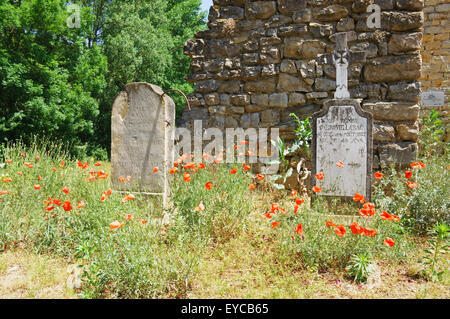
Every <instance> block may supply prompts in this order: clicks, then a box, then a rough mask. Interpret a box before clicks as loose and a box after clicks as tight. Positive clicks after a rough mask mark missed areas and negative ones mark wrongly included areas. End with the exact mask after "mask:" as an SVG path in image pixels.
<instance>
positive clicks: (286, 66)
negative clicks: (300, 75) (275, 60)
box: [280, 60, 297, 74]
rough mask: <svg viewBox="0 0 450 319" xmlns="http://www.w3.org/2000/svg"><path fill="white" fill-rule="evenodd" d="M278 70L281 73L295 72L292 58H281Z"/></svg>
mask: <svg viewBox="0 0 450 319" xmlns="http://www.w3.org/2000/svg"><path fill="white" fill-rule="evenodd" d="M280 71H281V72H283V73H291V74H297V68H296V66H295V62H294V61H292V60H283V61H282V62H281V65H280Z"/></svg>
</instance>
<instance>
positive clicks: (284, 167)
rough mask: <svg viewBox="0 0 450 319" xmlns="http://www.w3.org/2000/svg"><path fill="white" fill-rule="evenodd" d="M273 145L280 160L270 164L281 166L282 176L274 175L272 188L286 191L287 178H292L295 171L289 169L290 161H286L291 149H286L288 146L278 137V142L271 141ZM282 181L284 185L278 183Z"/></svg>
mask: <svg viewBox="0 0 450 319" xmlns="http://www.w3.org/2000/svg"><path fill="white" fill-rule="evenodd" d="M271 143H272V145H273V146H275V148H276V149H277V151H278V158H279V160H272V161H270V162H269V164H279V165H280V169H279V172H280V174H274V175H271V176H270V178H269V179H270V181H272V182H273V184H272V186H273V187H275V188H277V189H284V183H285V182H286V180H287V178H288V177H290V176H292V172H293V169H292V168H290V167H289V160H288V159H286V155H288V154H289V153H290V150H289V148H287V147H286V144H285V143H284V141H283V140H282V139H281V138H279V137H278V141H277V142H275V141H273V140H271ZM280 179H282V180H283V181H282V183H276V182H277V181H278V180H280Z"/></svg>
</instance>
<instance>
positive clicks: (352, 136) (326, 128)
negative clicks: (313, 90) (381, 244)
mask: <svg viewBox="0 0 450 319" xmlns="http://www.w3.org/2000/svg"><path fill="white" fill-rule="evenodd" d="M335 38H336V50H335V52H334V53H333V54H332V55H329V54H327V55H323V56H321V57H320V58H319V61H320V62H321V63H325V64H331V63H333V64H334V65H335V66H336V92H335V94H334V96H335V99H333V100H328V101H326V102H325V103H324V105H323V108H322V110H321V111H319V112H317V113H315V114H313V116H312V129H313V140H312V172H311V173H312V176H313V180H314V182H313V183H314V185H317V186H320V187H321V188H322V190H321V192H320V195H324V196H340V197H353V196H354V194H355V193H360V194H362V195H364V197H365V198H366V199H367V200H370V199H371V193H370V188H371V176H372V158H373V150H372V144H373V141H372V126H373V120H372V114H371V113H369V112H365V111H363V110H362V109H361V106H360V103H359V101H358V100H355V99H350V98H349V97H350V94H349V92H348V78H347V70H348V65H349V63H351V62H364V61H365V56H366V54H365V52H349V51H348V49H347V36H346V33H345V32H343V33H337V34H336V35H335ZM338 162H342V163H343V166H342V167H339V166H338V165H336V164H337V163H338ZM319 172H323V174H324V179H323V180H315V178H314V177H315V174H317V173H319Z"/></svg>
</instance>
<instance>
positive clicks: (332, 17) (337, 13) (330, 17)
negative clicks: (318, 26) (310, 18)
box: [315, 4, 348, 21]
mask: <svg viewBox="0 0 450 319" xmlns="http://www.w3.org/2000/svg"><path fill="white" fill-rule="evenodd" d="M347 15H348V10H347V8H346V7H344V6H340V5H337V4H334V5H331V6H328V7H325V8H323V9H321V10H320V11H319V12H318V13H317V15H316V17H315V18H316V19H317V20H319V21H339V20H340V19H342V18H345V17H347Z"/></svg>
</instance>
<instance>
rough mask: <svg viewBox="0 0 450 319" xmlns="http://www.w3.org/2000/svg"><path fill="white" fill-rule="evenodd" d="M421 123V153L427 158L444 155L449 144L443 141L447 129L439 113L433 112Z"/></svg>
mask: <svg viewBox="0 0 450 319" xmlns="http://www.w3.org/2000/svg"><path fill="white" fill-rule="evenodd" d="M421 122H422V123H421V132H420V139H419V145H420V150H421V153H422V154H423V155H424V156H425V157H430V156H431V155H434V154H443V153H444V152H445V150H446V149H448V144H449V143H446V142H444V141H443V139H444V134H445V130H446V128H445V126H444V123H443V121H442V119H441V118H440V115H439V112H438V111H436V110H431V111H430V114H429V115H428V117H424V118H423V119H422V121H421Z"/></svg>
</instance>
